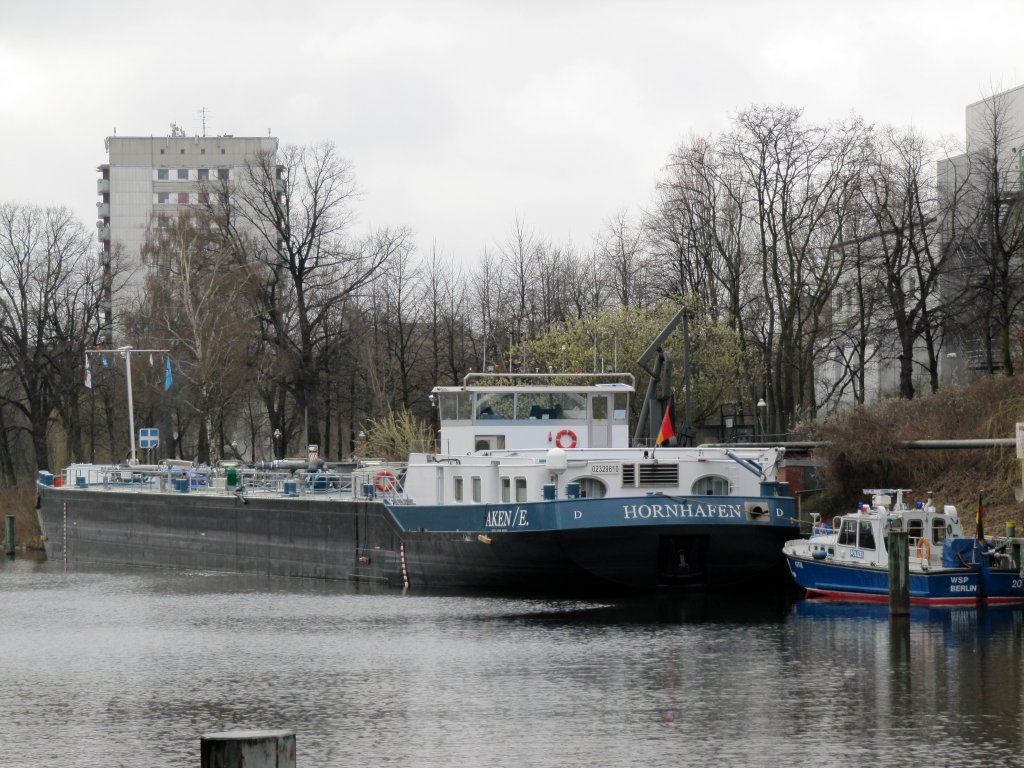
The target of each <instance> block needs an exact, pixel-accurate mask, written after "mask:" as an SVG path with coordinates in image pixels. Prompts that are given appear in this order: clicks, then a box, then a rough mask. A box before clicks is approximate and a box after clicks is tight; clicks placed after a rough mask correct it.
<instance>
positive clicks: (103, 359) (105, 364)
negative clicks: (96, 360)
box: [100, 355, 110, 368]
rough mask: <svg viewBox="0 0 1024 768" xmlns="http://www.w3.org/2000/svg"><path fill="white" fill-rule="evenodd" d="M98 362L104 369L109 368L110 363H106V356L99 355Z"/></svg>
mask: <svg viewBox="0 0 1024 768" xmlns="http://www.w3.org/2000/svg"><path fill="white" fill-rule="evenodd" d="M100 362H101V363H103V367H104V368H109V367H110V363H108V362H107V356H106V355H100Z"/></svg>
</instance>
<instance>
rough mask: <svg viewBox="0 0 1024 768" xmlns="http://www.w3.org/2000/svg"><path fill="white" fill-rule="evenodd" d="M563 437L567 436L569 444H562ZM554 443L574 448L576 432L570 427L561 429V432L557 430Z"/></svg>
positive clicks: (561, 446) (562, 446)
mask: <svg viewBox="0 0 1024 768" xmlns="http://www.w3.org/2000/svg"><path fill="white" fill-rule="evenodd" d="M563 437H568V438H569V444H568V445H562V438H563ZM555 445H557V446H558V447H559V448H575V447H576V433H575V432H573V431H572V430H571V429H563V430H562V431H561V432H559V433H558V434H557V435H555Z"/></svg>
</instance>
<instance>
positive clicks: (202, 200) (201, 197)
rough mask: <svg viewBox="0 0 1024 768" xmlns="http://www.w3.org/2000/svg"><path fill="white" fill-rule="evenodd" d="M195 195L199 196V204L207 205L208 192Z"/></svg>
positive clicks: (208, 201)
mask: <svg viewBox="0 0 1024 768" xmlns="http://www.w3.org/2000/svg"><path fill="white" fill-rule="evenodd" d="M197 197H198V198H199V204H200V205H209V204H210V193H209V192H200V193H199V194H198V195H197Z"/></svg>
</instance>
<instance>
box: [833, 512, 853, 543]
mask: <svg viewBox="0 0 1024 768" xmlns="http://www.w3.org/2000/svg"><path fill="white" fill-rule="evenodd" d="M837 541H838V542H839V543H840V544H844V545H846V546H848V547H855V546H857V523H856V522H855V521H853V520H850V519H848V518H847V519H844V520H843V521H842V523H840V524H839V538H838V539H837Z"/></svg>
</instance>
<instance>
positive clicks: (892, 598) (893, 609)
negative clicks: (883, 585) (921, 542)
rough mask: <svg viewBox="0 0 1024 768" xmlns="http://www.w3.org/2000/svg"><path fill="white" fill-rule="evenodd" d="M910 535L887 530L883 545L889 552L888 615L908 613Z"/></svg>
mask: <svg viewBox="0 0 1024 768" xmlns="http://www.w3.org/2000/svg"><path fill="white" fill-rule="evenodd" d="M909 543H910V535H909V534H908V533H907V531H896V530H893V531H889V535H888V536H887V537H886V542H885V547H886V549H887V550H888V552H889V615H890V616H909V615H910V551H909Z"/></svg>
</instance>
